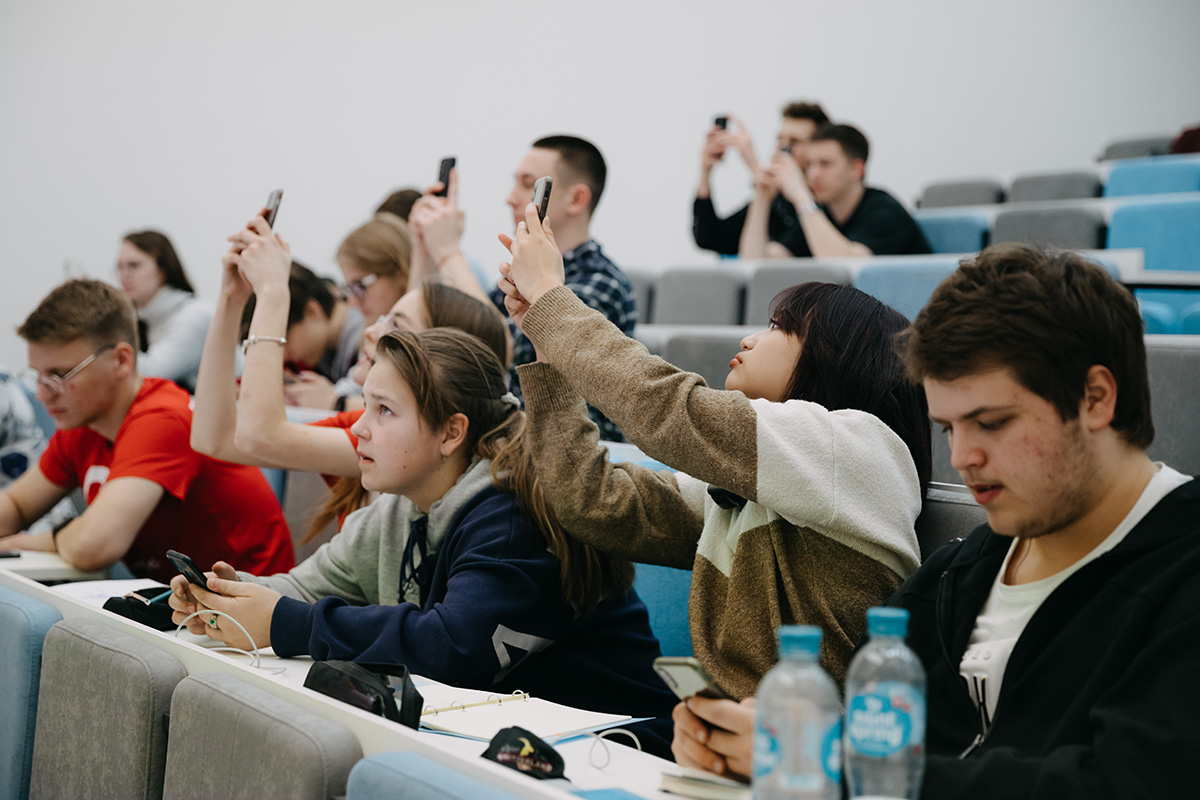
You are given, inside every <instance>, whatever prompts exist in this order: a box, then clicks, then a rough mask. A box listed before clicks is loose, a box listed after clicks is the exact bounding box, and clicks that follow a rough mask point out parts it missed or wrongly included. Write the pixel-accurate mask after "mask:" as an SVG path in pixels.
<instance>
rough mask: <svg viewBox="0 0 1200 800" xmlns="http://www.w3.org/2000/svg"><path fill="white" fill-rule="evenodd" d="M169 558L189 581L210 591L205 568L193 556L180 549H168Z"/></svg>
mask: <svg viewBox="0 0 1200 800" xmlns="http://www.w3.org/2000/svg"><path fill="white" fill-rule="evenodd" d="M167 560H168V561H170V562H171V563H172V564H174V565H175V569H177V570H179V571H180V572H181V573H183V576H184V577H185V578H187V579H188V583H191V584H193V585H195V586H199V587H200V588H201V589H204V590H206V591H208V578H206V577H205V575H204V570H202V569H200V567H198V566H196V562H195V561H193V560H192V558H191V556H187V555H184V554H183V553H180V552H179V551H178V550H168V551H167Z"/></svg>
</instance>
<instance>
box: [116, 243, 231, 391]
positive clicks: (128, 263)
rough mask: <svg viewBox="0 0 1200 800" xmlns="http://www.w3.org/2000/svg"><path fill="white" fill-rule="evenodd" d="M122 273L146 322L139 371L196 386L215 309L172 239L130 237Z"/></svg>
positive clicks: (120, 256) (127, 291)
mask: <svg viewBox="0 0 1200 800" xmlns="http://www.w3.org/2000/svg"><path fill="white" fill-rule="evenodd" d="M117 277H118V278H119V279H120V281H121V288H122V289H123V290H124V291H125V294H127V295H129V299H130V300H132V301H133V305H134V306H135V307H136V308H137V311H138V320H139V322H140V324H141V325H143V326H144V330H143V336H142V342H141V344H142V348H143V351H144V355H142V356H139V357H138V371H139V372H141V374H142V375H146V376H149V377H157V378H166V379H167V380H169V381H175V382H176V383H178V384H179V385H180V386H183V387H184V388H185V389H188V390H190V389H191V388H192V387H193V386H195V385H196V371H197V370H198V369H199V368H200V350H201V345H202V343H203V342H204V332H205V331H206V330H208V321H209V319H211V318H212V310H211V309H210V308H209V306H208V305H207V304H205V303H202V302H200V301H199V300H197V299H196V296H195V295H196V290H195V289H193V288H192V282H191V281H189V280H188V276H187V273H186V272H184V269H183V264H182V263H181V262H180V260H179V256H178V255H176V253H175V248H174V247H173V246H172V245H171V240H170V239H168V238H167V237H166V236H164V235H163V234H161V233H159V232H158V231H140V232H137V233H131V234H129V235H128V236H126V237H125V239H124V241H122V242H121V250H120V252H119V253H118V254H117Z"/></svg>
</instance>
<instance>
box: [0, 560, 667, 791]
mask: <svg viewBox="0 0 1200 800" xmlns="http://www.w3.org/2000/svg"><path fill="white" fill-rule="evenodd" d="M38 555H48V554H38ZM35 560H36V559H35ZM15 561H19V559H3V560H0V585H3V586H7V587H9V588H11V589H13V590H15V591H18V592H21V593H23V594H27V595H29V596H31V597H34V598H36V599H38V600H41V601H42V602H44V603H47V604H49V605H51V606H54V607H55V608H57V609H58V611H59V612H60V613H61V614H62V615H63V617H64V618H85V619H97V620H100V621H103V622H105V623H107V624H109V625H112V626H113V627H116V628H119V629H120V630H122V631H124V632H125V633H128V634H130V635H133V636H136V637H137V638H139V639H143V640H145V641H147V642H149V643H151V644H153V645H154V646H156V647H159V648H160V649H162V650H165V651H166V652H169V653H171V655H173V656H175V657H176V658H178V659H179V660H180V662H181V663H182V664H183V666H184V668H185V669H186V670H187V671H188V673H198V672H221V673H226V674H232V675H235V676H237V677H238V678H240V679H241V680H244V681H246V682H247V683H250V684H252V685H254V686H257V687H259V688H261V689H264V690H266V691H269V692H271V693H272V694H274V695H276V696H278V697H281V698H283V699H285V700H288V701H289V702H292V703H295V704H296V705H298V706H301V707H303V708H306V709H308V710H309V711H312V712H313V713H316V714H320V715H321V716H323V717H325V718H327V719H329V720H332V721H334V722H337V723H338V724H340V725H342V726H343V727H345V728H347V729H348V730H349V731H351V732H352V733H353V734H354V735H355V736H357V737H358V740H359V742H360V744H361V746H362V750H363V755H364V756H369V755H374V754H375V753H383V752H390V751H396V750H412V751H416V752H419V753H421V754H422V755H424V756H426V757H428V758H430V759H432V760H435V761H438V762H441V763H442V764H445V765H446V766H448V767H450V768H452V769H455V770H456V771H458V772H460V773H462V774H464V775H466V776H468V777H470V778H473V779H475V780H479V781H481V782H483V783H487V784H489V785H492V786H495V787H497V788H501V789H503V790H504V791H507V792H510V793H512V794H514V795H516V796H519V797H533V798H557V799H558V800H570V799H571V798H573V797H574V795H572V794H570V793H568V792H567V791H564V790H563V789H562V788H559V787H558V786H554V785H547V784H545V783H542V782H541V781H537V780H535V779H533V778H529V777H527V776H525V775H521V774H520V773H517V772H515V771H513V770H511V769H508V768H507V767H502V766H500V765H498V764H495V763H493V762H491V761H487V760H485V759H482V758H479V755H480V754H481V753H482V752H483V751H484V750H485V749H486V745H485V744H484V743H482V742H478V741H475V740H471V739H463V738H459V737H454V736H445V735H442V734H436V733H430V732H425V731H421V732H417V731H413V730H411V729H409V728H406V727H404V726H402V725H399V724H396V723H394V722H391V721H389V720H386V719H383V718H382V717H378V716H375V715H373V714H369V713H367V712H366V711H362V710H359V709H357V708H353V707H352V706H349V705H346V704H344V703H340V702H338V701H337V700H334V699H332V698H329V697H326V696H324V695H321V694H318V693H316V692H313V691H311V690H309V689H305V688H304V687H303V684H304V677H305V675H306V674H307V672H308V667H309V665H311V663H312V662H311V660H309V659H307V658H289V659H280V658H277V657H275V656H273V655H270V656H263V657H262V662H263V665H264V666H272V667H274V666H282V667H285V668H286V671H285V672H283V673H282V674H279V675H272V674H269V673H267V672H264V671H260V670H256V669H253V668H252V667H250V666H249V659H248V658H246V657H245V656H241V655H229V654H225V653H215V652H210V651H209V650H208V649H206V648H205V647H202V646H200V645H199V644H198V643H199V642H205V643H208V644H212V645H215V644H216V643H215V642H212V640H209V639H208V638H207V637H203V636H193V635H191V634H188V633H187V632H186V631H183V632H182V633H180V635H179V637H178V638H176V637H175V636H174V634H173V633H163V632H160V631H156V630H153V629H151V628H147V627H145V626H144V625H140V624H138V623H136V622H133V621H132V620H128V619H126V618H124V617H121V616H118V615H116V614H112V613H110V612H108V611H105V610H103V609H102V608H99V604H101V603H103V600H104V599H105V598H106V597H110V596H112V595H113V594H123V593H124V592H125V591H128V590H129V589H130V588H136V586H138V585H145V584H146V583H153V581H146V580H134V581H93V582H89V583H74V584H68V585H63V586H43V585H42V584H39V583H37V582H35V581H33V580H30V579H29V578H28V577H26V575H27V574H28V572H29V571H30V570H24V571H23V570H20V569H18V570H14V569H12V568H11V564H12V562H15ZM28 565H29V562H27V563H26V565H25V566H26V567H28ZM23 572H24V574H23ZM93 577H95V576H93ZM555 749H557V750H558V751H559V752H560V753H561V754H562V756H563V759H564V761H565V762H566V769H565V772H566V775H567V777H568V778H570V780H571V783H572V785H571V787H570V788H571V789H572V790H573V791H579V790H587V789H606V788H615V789H624V790H625V791H627V792H631V793H633V794H635V795H638V796H640V797H646V798H658V799H659V800H669V799H670V798H672V797H674V796H673V795H669V794H664V793H662V792H659V791H657V789H656V787H657V786H658V783H659V774H660V772H661V771H662V770H663V769H667V768H670V767H672V766H673V765H672V764H670V762H667V761H664V760H663V759H660V758H657V757H655V756H652V755H648V754H646V753H641V752H638V751H637V750H634V749H632V748H629V747H625V746H623V745H620V744H616V743H615V742H614V743H609V744H607V753H608V759H609V760H608V763H607V764H605V763H604V758H605V755H604V753H603V750H604V747H603V746H601V745H596V746H595V751H594V753H593V752H592V750H593V740H592V739H591V738H590V737H588V738H580V739H574V740H569V741H565V742H560V743H558V744H557V745H555ZM593 758H594V759H595V761H596V763H599V764H601V766H600V767H594V766H592V762H591V761H590V760H589V759H593Z"/></svg>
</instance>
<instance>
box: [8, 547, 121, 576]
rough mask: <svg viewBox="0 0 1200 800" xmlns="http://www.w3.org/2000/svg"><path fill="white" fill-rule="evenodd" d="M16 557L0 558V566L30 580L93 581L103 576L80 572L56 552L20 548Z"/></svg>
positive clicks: (102, 574) (101, 574) (99, 573)
mask: <svg viewBox="0 0 1200 800" xmlns="http://www.w3.org/2000/svg"><path fill="white" fill-rule="evenodd" d="M18 552H20V554H21V555H19V556H17V557H16V558H2V559H0V568H3V569H7V570H8V571H10V572H13V573H15V574H17V575H21V576H24V577H26V578H29V579H30V580H32V581H94V580H97V579H100V578H103V577H105V575H106V573H105V572H103V571H101V572H80V571H79V570H77V569H75V568H74V567H72V566H71V565H70V564H68V563H67V562H65V561H63V560H62V558H61V557H60V556H59V555H58V553H41V552H38V551H35V550H20V551H18Z"/></svg>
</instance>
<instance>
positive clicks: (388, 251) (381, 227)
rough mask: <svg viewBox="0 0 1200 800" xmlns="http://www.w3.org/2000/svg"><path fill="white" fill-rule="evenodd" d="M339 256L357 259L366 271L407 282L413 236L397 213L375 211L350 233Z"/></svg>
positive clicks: (339, 251) (339, 249)
mask: <svg viewBox="0 0 1200 800" xmlns="http://www.w3.org/2000/svg"><path fill="white" fill-rule="evenodd" d="M337 257H338V258H339V259H343V258H344V259H346V260H347V261H352V262H354V265H355V266H356V267H358V268H359V269H361V270H362V271H363V272H369V273H371V274H373V275H383V276H386V277H392V276H399V277H401V278H403V279H404V284H405V286H407V285H408V273H409V269H410V268H411V266H412V237H411V235H410V234H409V231H408V223H407V222H405V221H404V220H402V219H400V218H399V217H397V216H396V215H395V214H388V213H386V212H384V213H381V214H376V215H375V217H374V218H373V219H372V220H371V221H370V222H367V223H366V224H364V225H360V226H359V227H358V228H355V229H354V230H353V231H351V232H350V235H349V236H347V237H346V238H345V239H344V240H343V241H342V244H341V246H340V247H338V251H337Z"/></svg>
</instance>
